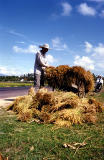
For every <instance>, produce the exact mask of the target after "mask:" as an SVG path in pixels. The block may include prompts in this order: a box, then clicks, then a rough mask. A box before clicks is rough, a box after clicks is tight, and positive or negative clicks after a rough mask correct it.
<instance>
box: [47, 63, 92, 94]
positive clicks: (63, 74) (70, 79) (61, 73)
mask: <svg viewBox="0 0 104 160" xmlns="http://www.w3.org/2000/svg"><path fill="white" fill-rule="evenodd" d="M46 79H47V82H48V84H49V85H50V86H51V87H53V88H58V89H63V90H67V91H68V90H69V91H70V90H71V87H72V84H75V85H77V89H78V92H82V93H84V92H85V93H88V92H89V91H92V90H93V89H94V78H93V75H92V74H91V72H90V71H86V70H85V69H84V68H82V67H80V66H74V67H69V66H68V65H60V66H58V67H56V68H55V67H49V68H47V69H46Z"/></svg>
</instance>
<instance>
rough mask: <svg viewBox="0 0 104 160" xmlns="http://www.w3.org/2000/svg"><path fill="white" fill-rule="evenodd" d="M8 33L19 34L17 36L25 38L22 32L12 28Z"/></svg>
mask: <svg viewBox="0 0 104 160" xmlns="http://www.w3.org/2000/svg"><path fill="white" fill-rule="evenodd" d="M9 33H10V34H12V35H15V36H19V37H22V38H25V35H23V34H21V33H19V32H15V31H14V30H10V31H9Z"/></svg>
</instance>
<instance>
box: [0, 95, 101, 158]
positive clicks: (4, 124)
mask: <svg viewBox="0 0 104 160" xmlns="http://www.w3.org/2000/svg"><path fill="white" fill-rule="evenodd" d="M102 94H104V93H103V92H101V93H98V94H97V95H96V98H97V99H99V98H101V100H102V102H103V103H104V99H103V96H102ZM98 117H99V121H98V122H97V123H96V124H83V125H76V126H72V127H70V128H57V127H55V126H54V125H52V124H37V123H35V122H31V123H25V122H24V123H23V122H19V121H17V118H16V115H14V114H13V113H11V112H7V111H6V110H5V109H3V108H1V109H0V152H1V153H2V155H3V156H4V157H8V158H9V159H10V160H104V113H100V114H99V116H98ZM83 142H86V144H85V145H84V146H82V147H76V148H72V147H71V146H73V144H75V143H81V144H82V143H83ZM64 144H66V145H67V144H69V145H70V147H66V148H65V147H64V146H63V145H64Z"/></svg>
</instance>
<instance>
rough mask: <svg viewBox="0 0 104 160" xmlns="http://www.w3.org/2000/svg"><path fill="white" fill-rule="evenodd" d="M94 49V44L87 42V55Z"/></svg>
mask: <svg viewBox="0 0 104 160" xmlns="http://www.w3.org/2000/svg"><path fill="white" fill-rule="evenodd" d="M92 48H93V46H92V44H91V43H89V42H87V41H86V42H85V51H86V52H87V53H89V52H91V51H92Z"/></svg>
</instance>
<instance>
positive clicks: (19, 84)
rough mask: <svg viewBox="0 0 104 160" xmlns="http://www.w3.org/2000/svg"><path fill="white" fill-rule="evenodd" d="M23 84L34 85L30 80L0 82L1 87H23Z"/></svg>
mask: <svg viewBox="0 0 104 160" xmlns="http://www.w3.org/2000/svg"><path fill="white" fill-rule="evenodd" d="M23 86H33V83H30V82H27V83H25V82H0V87H23Z"/></svg>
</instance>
